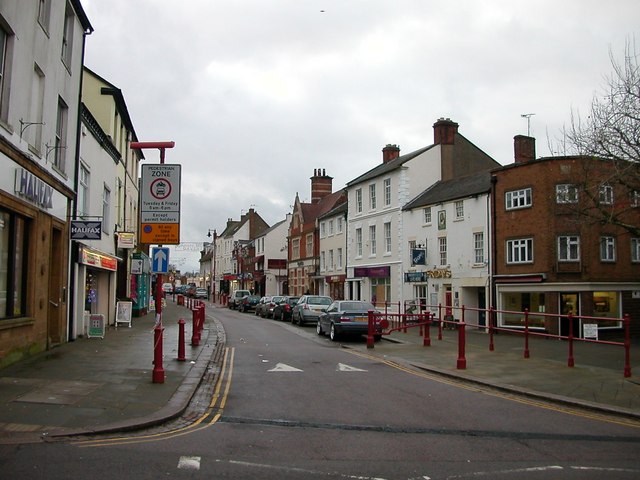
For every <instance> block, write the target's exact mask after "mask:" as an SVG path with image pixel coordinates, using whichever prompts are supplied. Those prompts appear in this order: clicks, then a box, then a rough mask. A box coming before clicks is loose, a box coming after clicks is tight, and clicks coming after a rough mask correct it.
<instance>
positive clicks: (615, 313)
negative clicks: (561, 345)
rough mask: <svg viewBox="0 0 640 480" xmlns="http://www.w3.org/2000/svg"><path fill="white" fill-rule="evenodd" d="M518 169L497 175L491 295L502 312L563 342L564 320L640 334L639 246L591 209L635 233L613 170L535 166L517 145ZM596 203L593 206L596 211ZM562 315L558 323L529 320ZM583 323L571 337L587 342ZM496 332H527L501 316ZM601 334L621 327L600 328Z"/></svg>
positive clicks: (559, 162)
mask: <svg viewBox="0 0 640 480" xmlns="http://www.w3.org/2000/svg"><path fill="white" fill-rule="evenodd" d="M514 150H515V163H513V164H511V165H507V166H505V167H502V168H500V169H497V170H494V171H493V172H492V173H493V182H494V184H493V192H492V198H493V205H492V209H493V212H492V216H493V218H494V232H493V238H494V249H495V252H494V256H493V257H494V259H495V260H494V264H493V285H494V288H495V299H496V307H497V308H498V309H499V310H507V311H513V312H516V311H523V310H525V309H528V310H529V311H530V312H531V313H532V315H531V316H530V324H531V326H532V327H533V328H538V329H544V330H546V331H549V332H552V333H560V334H561V335H567V334H568V326H569V321H568V317H567V316H566V315H568V314H569V312H572V313H573V314H575V315H583V316H593V317H608V318H620V317H621V316H623V315H624V314H626V313H628V314H631V315H632V332H633V334H634V335H637V334H638V333H640V325H638V321H640V275H639V272H640V243H639V242H640V239H639V238H635V237H634V236H633V235H631V234H630V233H629V232H628V231H627V229H625V228H623V227H620V226H617V225H615V224H613V223H611V222H603V221H602V216H601V215H600V216H599V218H598V219H597V220H596V219H595V218H594V213H595V212H594V208H597V209H598V212H599V213H601V212H603V211H604V213H605V214H609V215H615V216H617V217H618V218H620V219H622V220H624V221H625V222H627V223H629V224H631V225H639V224H640V203H638V196H637V191H636V192H635V195H634V196H633V197H631V201H630V196H629V191H628V189H626V188H623V186H622V185H621V184H619V183H616V182H612V181H611V179H612V178H615V173H616V171H617V170H616V168H617V167H618V166H619V165H616V164H614V163H612V162H610V161H604V160H600V159H596V158H592V157H578V156H565V157H549V158H539V159H535V140H534V139H533V138H531V137H524V136H517V137H515V144H514ZM594 200H595V202H596V203H595V204H594V203H593V202H594ZM537 312H541V313H548V314H549V313H550V314H555V313H557V314H559V315H558V316H557V317H551V316H536V315H535V313H537ZM583 323H584V322H583V321H580V322H579V325H577V326H574V332H573V333H574V335H576V336H577V335H580V336H583ZM498 324H499V325H500V326H507V327H515V328H519V327H522V326H523V318H522V315H520V314H515V313H514V314H507V313H505V314H501V315H499V316H498ZM598 324H599V334H600V335H605V336H606V335H610V334H616V333H619V332H620V328H621V327H622V325H621V322H617V321H611V322H606V321H599V322H598Z"/></svg>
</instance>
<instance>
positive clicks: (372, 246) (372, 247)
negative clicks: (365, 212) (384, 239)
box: [369, 225, 376, 257]
mask: <svg viewBox="0 0 640 480" xmlns="http://www.w3.org/2000/svg"><path fill="white" fill-rule="evenodd" d="M375 254H376V226H375V225H369V255H371V256H372V257H373V256H375Z"/></svg>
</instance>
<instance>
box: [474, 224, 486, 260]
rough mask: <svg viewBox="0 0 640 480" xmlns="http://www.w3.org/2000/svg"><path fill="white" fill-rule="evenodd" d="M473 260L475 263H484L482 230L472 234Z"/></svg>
mask: <svg viewBox="0 0 640 480" xmlns="http://www.w3.org/2000/svg"><path fill="white" fill-rule="evenodd" d="M473 261H474V264H475V265H484V232H475V233H474V234H473Z"/></svg>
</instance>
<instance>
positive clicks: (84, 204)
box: [77, 163, 91, 218]
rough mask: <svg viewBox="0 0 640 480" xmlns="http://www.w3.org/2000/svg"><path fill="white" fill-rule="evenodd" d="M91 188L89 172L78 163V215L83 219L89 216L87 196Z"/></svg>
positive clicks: (82, 164)
mask: <svg viewBox="0 0 640 480" xmlns="http://www.w3.org/2000/svg"><path fill="white" fill-rule="evenodd" d="M90 186H91V172H90V171H89V169H88V168H87V167H86V166H85V165H84V163H80V172H79V173H78V208H77V210H78V215H79V216H80V217H81V218H84V217H85V216H86V215H89V195H90Z"/></svg>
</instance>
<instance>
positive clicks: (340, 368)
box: [336, 363, 366, 372]
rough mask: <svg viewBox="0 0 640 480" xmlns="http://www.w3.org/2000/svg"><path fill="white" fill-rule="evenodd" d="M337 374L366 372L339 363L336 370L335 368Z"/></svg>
mask: <svg viewBox="0 0 640 480" xmlns="http://www.w3.org/2000/svg"><path fill="white" fill-rule="evenodd" d="M336 371H338V372H366V370H362V369H361V368H356V367H352V366H351V365H347V364H345V363H339V364H338V368H336Z"/></svg>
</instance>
